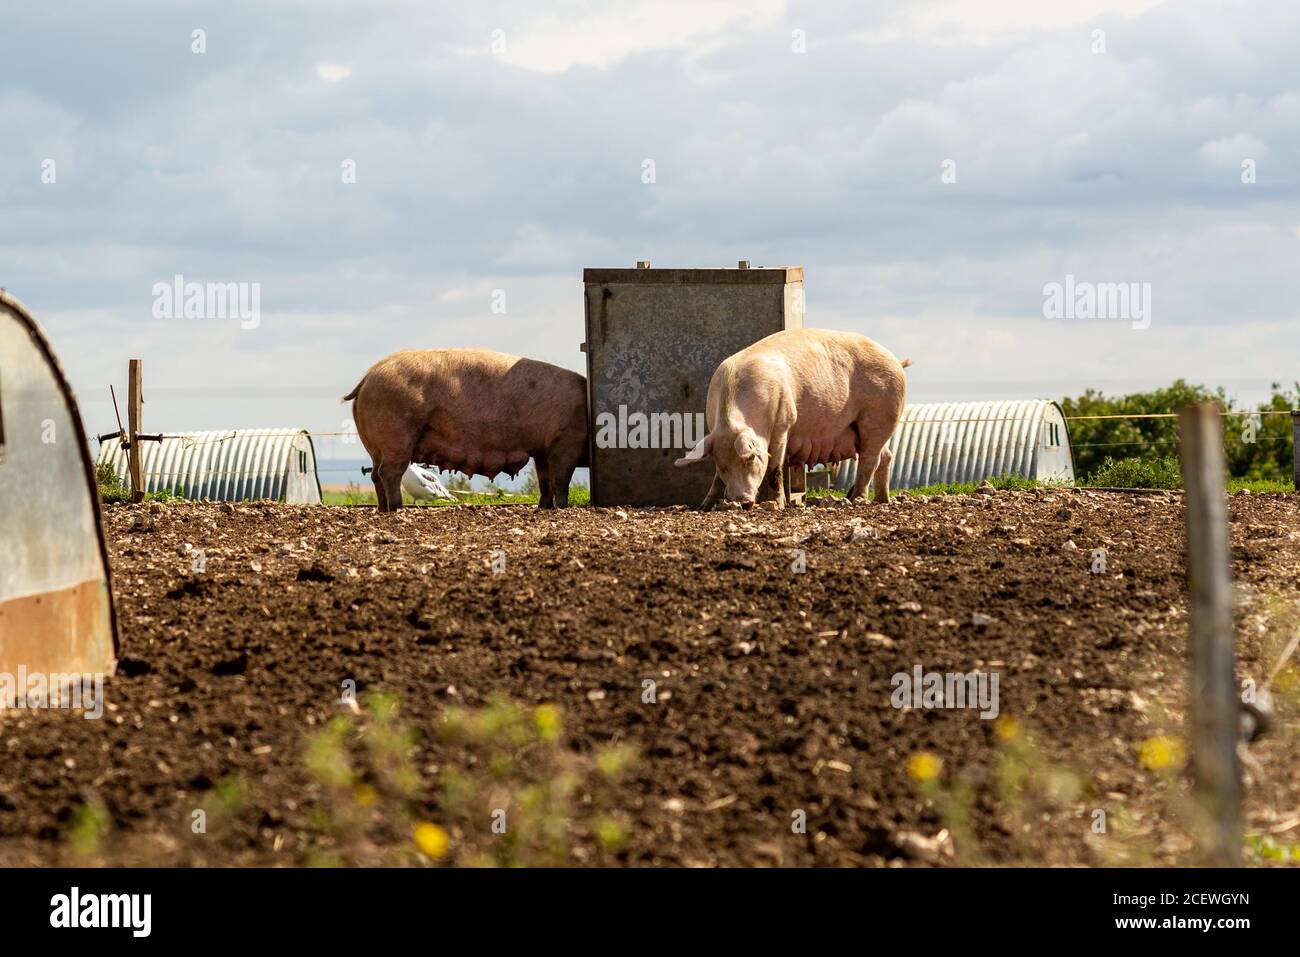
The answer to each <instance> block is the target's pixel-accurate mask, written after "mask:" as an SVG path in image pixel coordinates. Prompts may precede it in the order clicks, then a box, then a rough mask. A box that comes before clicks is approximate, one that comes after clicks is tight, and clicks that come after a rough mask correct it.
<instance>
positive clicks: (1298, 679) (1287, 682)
mask: <svg viewBox="0 0 1300 957" xmlns="http://www.w3.org/2000/svg"><path fill="white" fill-rule="evenodd" d="M1273 687H1275V688H1277V690H1278V691H1285V692H1292V691H1295V690H1296V688H1300V668H1296V666H1295V665H1287V666H1286V667H1285V668H1283V669H1282V670H1281V671H1279V672H1278V673H1277V677H1276V678H1274V679H1273Z"/></svg>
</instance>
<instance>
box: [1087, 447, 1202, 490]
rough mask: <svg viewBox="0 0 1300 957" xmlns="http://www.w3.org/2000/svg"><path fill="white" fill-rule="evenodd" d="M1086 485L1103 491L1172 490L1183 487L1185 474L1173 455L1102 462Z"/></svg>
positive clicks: (1108, 458)
mask: <svg viewBox="0 0 1300 957" xmlns="http://www.w3.org/2000/svg"><path fill="white" fill-rule="evenodd" d="M1080 484H1083V485H1093V486H1100V487H1103V488H1168V489H1179V488H1182V487H1183V474H1182V470H1181V468H1180V466H1179V464H1178V459H1176V458H1174V457H1173V456H1172V455H1166V456H1164V457H1163V458H1159V459H1155V460H1150V459H1139V458H1126V459H1113V458H1111V457H1110V456H1107V457H1106V458H1105V459H1103V460H1102V463H1101V465H1100V467H1098V468H1097V469H1096V470H1095V471H1094V472H1093V473H1092V474H1091V475H1089V476H1088V479H1087V481H1086V482H1082V483H1080Z"/></svg>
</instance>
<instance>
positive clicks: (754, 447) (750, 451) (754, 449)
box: [736, 429, 758, 459]
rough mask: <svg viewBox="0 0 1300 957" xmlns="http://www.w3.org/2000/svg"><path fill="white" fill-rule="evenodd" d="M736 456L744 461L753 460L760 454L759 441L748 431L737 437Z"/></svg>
mask: <svg viewBox="0 0 1300 957" xmlns="http://www.w3.org/2000/svg"><path fill="white" fill-rule="evenodd" d="M736 454H737V455H739V456H740V457H741V458H742V459H752V458H753V457H754V456H755V455H757V454H758V440H757V439H755V438H754V433H753V432H750V431H749V430H748V429H746V430H745V431H744V432H741V433H740V434H739V435H737V436H736Z"/></svg>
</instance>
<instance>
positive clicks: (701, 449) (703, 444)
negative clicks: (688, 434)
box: [673, 434, 713, 467]
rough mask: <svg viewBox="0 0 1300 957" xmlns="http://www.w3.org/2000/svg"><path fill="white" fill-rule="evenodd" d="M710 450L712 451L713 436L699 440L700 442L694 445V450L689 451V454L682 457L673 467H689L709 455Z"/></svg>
mask: <svg viewBox="0 0 1300 957" xmlns="http://www.w3.org/2000/svg"><path fill="white" fill-rule="evenodd" d="M712 449H713V436H712V434H710V435H706V436H705V437H704V438H702V439H700V441H699V442H697V443H696V444H695V448H693V449H691V450H690V451H689V452H687V453H686V454H685V455H683V456H682V457H681V458H680V459H678V460H677V461H676V462H674V463H673V465H676V466H678V467H680V466H683V465H691V464H693V463H695V462H698V461H700V460H701V459H703V458H704V457H705V456H706V455H708V454H709V452H710V451H711V450H712Z"/></svg>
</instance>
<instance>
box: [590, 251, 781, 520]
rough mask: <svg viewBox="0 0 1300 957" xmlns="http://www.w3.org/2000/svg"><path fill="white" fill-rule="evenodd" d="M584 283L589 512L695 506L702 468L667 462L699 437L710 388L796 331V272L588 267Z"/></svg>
mask: <svg viewBox="0 0 1300 957" xmlns="http://www.w3.org/2000/svg"><path fill="white" fill-rule="evenodd" d="M583 282H584V284H585V296H586V330H587V341H586V343H585V345H584V348H585V350H586V353H587V394H588V414H589V416H590V417H591V437H592V447H591V460H590V465H591V497H592V502H593V504H595V505H698V504H699V503H700V502H701V501H703V499H704V496H705V494H706V493H707V492H708V490H709V484H710V483H711V482H712V481H713V471H712V469H710V468H709V467H708V466H707V465H700V466H698V467H695V468H682V469H679V468H674V466H673V460H674V459H676V458H678V457H680V456H681V455H682V454H683V450H684V449H689V448H690V447H691V446H693V445H694V444H695V442H696V441H698V439H699V438H700V437H701V436H702V434H703V432H702V426H703V422H704V420H703V416H704V412H705V400H706V398H707V395H708V388H709V379H710V378H712V376H713V372H714V370H716V369H717V367H718V364H719V363H720V362H722V360H723V359H725V358H727V357H728V356H730V355H732V354H733V353H736V352H739V351H740V350H741V349H744V348H745V347H746V346H749V345H752V344H753V343H755V342H757V341H758V340H759V339H762V338H764V337H765V336H769V335H771V334H772V333H774V332H780V331H782V330H783V329H797V328H799V327H801V326H802V325H803V270H802V269H801V268H798V267H773V268H755V269H749V268H741V269H649V268H644V269H642V268H638V269H587V270H584V272H583ZM611 426H612V428H610V427H611ZM611 440H612V441H611Z"/></svg>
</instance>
